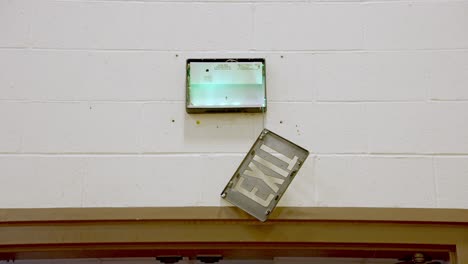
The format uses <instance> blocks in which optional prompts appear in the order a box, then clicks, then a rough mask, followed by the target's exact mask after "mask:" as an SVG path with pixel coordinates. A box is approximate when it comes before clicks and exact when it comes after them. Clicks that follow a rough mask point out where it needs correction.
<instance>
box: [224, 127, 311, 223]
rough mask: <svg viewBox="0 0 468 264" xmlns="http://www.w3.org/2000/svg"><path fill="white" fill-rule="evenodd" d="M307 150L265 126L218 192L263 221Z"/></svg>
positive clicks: (277, 200)
mask: <svg viewBox="0 0 468 264" xmlns="http://www.w3.org/2000/svg"><path fill="white" fill-rule="evenodd" d="M308 155H309V152H308V151H307V150H305V149H304V148H302V147H299V146H298V145H296V144H294V143H292V142H291V141H289V140H287V139H284V138H283V137H281V136H279V135H277V134H275V133H273V132H271V131H269V130H268V129H264V130H263V131H262V133H260V136H259V137H258V138H257V140H256V141H255V143H254V145H253V146H252V148H251V149H250V151H249V152H248V153H247V155H246V156H245V158H244V160H243V161H242V163H241V164H240V166H239V167H238V168H237V170H236V172H235V173H234V175H233V176H232V178H231V179H230V180H229V182H228V184H227V185H226V187H225V188H224V190H223V192H222V193H221V197H222V198H224V199H226V200H227V201H229V202H231V203H232V204H234V205H236V206H238V207H239V208H241V209H242V210H244V211H246V212H247V213H249V214H250V215H252V216H254V217H255V218H257V219H258V220H260V221H266V220H267V219H268V216H269V215H270V213H271V212H272V211H273V209H274V208H275V207H276V205H277V204H278V202H279V200H280V198H281V197H282V195H283V194H284V192H285V191H286V189H287V188H288V186H289V184H290V183H291V181H292V180H293V179H294V177H295V176H296V174H297V172H298V171H299V169H300V168H301V166H302V164H304V161H305V160H306V159H307V156H308Z"/></svg>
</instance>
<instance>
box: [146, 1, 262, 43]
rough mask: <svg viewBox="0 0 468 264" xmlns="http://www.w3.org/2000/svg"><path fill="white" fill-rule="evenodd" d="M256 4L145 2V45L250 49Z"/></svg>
mask: <svg viewBox="0 0 468 264" xmlns="http://www.w3.org/2000/svg"><path fill="white" fill-rule="evenodd" d="M252 15H253V7H252V5H250V4H245V3H243V4H242V3H239V4H237V3H232V4H229V5H226V4H223V3H145V4H144V5H143V9H142V33H143V36H142V37H143V41H142V46H143V48H146V49H162V50H197V51H198V50H203V51H205V50H223V51H230V50H247V49H250V48H251V46H252V34H253V31H252V28H253V21H252Z"/></svg>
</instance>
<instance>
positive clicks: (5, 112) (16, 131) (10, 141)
mask: <svg viewBox="0 0 468 264" xmlns="http://www.w3.org/2000/svg"><path fill="white" fill-rule="evenodd" d="M24 114H25V113H24V109H23V107H22V106H21V105H19V104H14V103H6V102H0V153H7V152H20V151H21V144H22V137H23V130H24V122H23V121H24V117H25V116H24Z"/></svg>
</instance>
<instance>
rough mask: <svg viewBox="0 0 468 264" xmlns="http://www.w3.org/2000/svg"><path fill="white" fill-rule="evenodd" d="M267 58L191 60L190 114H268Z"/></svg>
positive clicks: (187, 82) (187, 94)
mask: <svg viewBox="0 0 468 264" xmlns="http://www.w3.org/2000/svg"><path fill="white" fill-rule="evenodd" d="M265 83H266V75H265V59H261V58H259V59H254V58H252V59H188V60H187V79H186V111H187V113H205V112H265V111H266V102H267V101H266V84H265Z"/></svg>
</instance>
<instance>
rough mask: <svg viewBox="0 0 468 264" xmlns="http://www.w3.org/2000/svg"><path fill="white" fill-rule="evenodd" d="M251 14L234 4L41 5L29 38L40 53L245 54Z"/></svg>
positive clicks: (38, 7)
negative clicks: (63, 50)
mask: <svg viewBox="0 0 468 264" xmlns="http://www.w3.org/2000/svg"><path fill="white" fill-rule="evenodd" d="M252 12H253V9H252V7H251V5H249V4H235V3H233V4H230V5H224V4H219V3H158V2H145V3H142V2H133V1H96V2H94V1H90V2H84V1H83V2H82V1H76V2H75V1H61V2H57V1H47V2H44V3H41V5H38V6H37V9H36V10H35V14H36V15H35V16H34V17H33V20H32V38H33V40H34V41H33V44H34V46H35V47H46V48H77V49H130V50H133V49H151V50H181V49H185V50H212V49H222V50H226V49H227V50H231V49H234V50H235V49H237V50H239V49H248V48H249V47H250V45H251V42H252V27H253V24H252ZM103 18H105V19H103Z"/></svg>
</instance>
